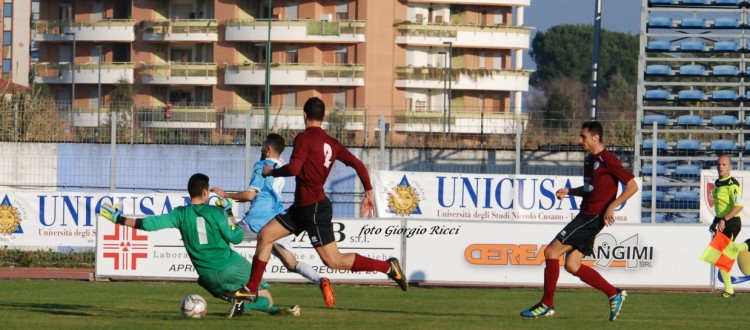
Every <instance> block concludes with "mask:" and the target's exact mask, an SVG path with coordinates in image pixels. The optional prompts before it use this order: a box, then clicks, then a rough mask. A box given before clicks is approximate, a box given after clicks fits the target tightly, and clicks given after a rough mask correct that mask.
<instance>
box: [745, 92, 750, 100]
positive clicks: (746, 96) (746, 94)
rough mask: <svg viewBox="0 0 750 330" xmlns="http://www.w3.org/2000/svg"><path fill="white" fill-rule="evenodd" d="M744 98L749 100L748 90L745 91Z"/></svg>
mask: <svg viewBox="0 0 750 330" xmlns="http://www.w3.org/2000/svg"><path fill="white" fill-rule="evenodd" d="M745 100H750V91H747V92H745Z"/></svg>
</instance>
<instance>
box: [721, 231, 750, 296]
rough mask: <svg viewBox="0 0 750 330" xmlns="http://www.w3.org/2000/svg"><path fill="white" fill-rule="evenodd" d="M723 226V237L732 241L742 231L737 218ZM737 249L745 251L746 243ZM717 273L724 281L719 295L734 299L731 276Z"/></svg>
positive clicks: (727, 273) (722, 271)
mask: <svg viewBox="0 0 750 330" xmlns="http://www.w3.org/2000/svg"><path fill="white" fill-rule="evenodd" d="M725 224H726V225H725V226H724V230H723V231H722V233H724V235H726V236H727V237H729V238H731V239H732V240H734V239H735V238H736V237H737V236H738V235H739V234H740V231H741V230H742V221H741V220H740V218H739V217H735V218H732V220H729V221H726V222H725ZM748 241H750V240H748ZM743 245H744V246H743ZM738 248H739V250H740V251H747V244H746V243H741V244H738ZM743 248H744V250H743ZM719 272H720V273H721V278H722V279H723V280H724V292H722V294H721V295H722V297H724V298H732V297H734V296H735V294H734V286H733V285H732V276H731V274H730V273H729V272H726V271H724V270H719Z"/></svg>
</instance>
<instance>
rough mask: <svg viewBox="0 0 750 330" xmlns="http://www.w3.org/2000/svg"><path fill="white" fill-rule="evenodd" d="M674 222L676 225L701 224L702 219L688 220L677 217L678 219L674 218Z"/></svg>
mask: <svg viewBox="0 0 750 330" xmlns="http://www.w3.org/2000/svg"><path fill="white" fill-rule="evenodd" d="M673 221H674V223H699V222H700V219H699V218H698V216H695V217H690V218H687V217H676V218H674V220H673Z"/></svg>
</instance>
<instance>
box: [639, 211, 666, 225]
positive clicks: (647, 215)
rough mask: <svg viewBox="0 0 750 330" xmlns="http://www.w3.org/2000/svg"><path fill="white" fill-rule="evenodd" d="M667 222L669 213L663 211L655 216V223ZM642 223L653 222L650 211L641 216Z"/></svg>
mask: <svg viewBox="0 0 750 330" xmlns="http://www.w3.org/2000/svg"><path fill="white" fill-rule="evenodd" d="M665 222H667V214H666V213H662V212H657V213H656V214H655V216H654V223H665ZM641 223H651V214H650V213H644V214H643V215H642V216H641Z"/></svg>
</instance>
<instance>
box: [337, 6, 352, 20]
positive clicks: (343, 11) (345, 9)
mask: <svg viewBox="0 0 750 330" xmlns="http://www.w3.org/2000/svg"><path fill="white" fill-rule="evenodd" d="M336 19H337V20H339V21H348V20H349V5H348V4H347V3H346V2H345V3H342V4H338V5H336Z"/></svg>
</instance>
